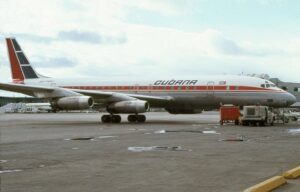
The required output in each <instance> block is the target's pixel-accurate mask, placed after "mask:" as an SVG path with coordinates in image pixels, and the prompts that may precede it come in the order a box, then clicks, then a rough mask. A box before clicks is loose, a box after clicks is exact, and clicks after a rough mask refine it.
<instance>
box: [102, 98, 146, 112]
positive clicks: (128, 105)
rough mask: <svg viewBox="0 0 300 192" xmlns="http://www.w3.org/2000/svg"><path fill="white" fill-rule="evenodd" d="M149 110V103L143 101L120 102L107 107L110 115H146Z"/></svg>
mask: <svg viewBox="0 0 300 192" xmlns="http://www.w3.org/2000/svg"><path fill="white" fill-rule="evenodd" d="M148 110H149V103H148V102H147V101H141V100H134V101H120V102H117V103H112V104H110V105H109V106H107V111H108V112H109V113H145V112H146V111H148Z"/></svg>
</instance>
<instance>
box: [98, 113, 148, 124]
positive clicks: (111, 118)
mask: <svg viewBox="0 0 300 192" xmlns="http://www.w3.org/2000/svg"><path fill="white" fill-rule="evenodd" d="M127 120H128V121H129V122H131V123H134V122H138V123H144V122H145V121H146V116H145V115H138V114H136V115H128V118H127ZM101 121H102V123H120V122H121V116H120V115H103V116H102V117H101Z"/></svg>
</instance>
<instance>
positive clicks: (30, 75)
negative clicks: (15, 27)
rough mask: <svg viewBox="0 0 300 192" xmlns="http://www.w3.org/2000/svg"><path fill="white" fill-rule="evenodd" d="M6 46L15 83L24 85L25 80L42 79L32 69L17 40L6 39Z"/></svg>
mask: <svg viewBox="0 0 300 192" xmlns="http://www.w3.org/2000/svg"><path fill="white" fill-rule="evenodd" d="M6 44H7V49H8V56H9V61H10V66H11V74H12V79H13V82H15V83H22V82H24V80H25V79H37V78H39V77H41V76H40V75H39V74H38V73H36V72H35V70H34V69H33V68H32V66H31V65H30V63H29V60H28V59H27V57H26V56H25V54H24V52H23V50H22V49H21V47H20V45H19V44H18V42H17V41H16V39H15V38H6Z"/></svg>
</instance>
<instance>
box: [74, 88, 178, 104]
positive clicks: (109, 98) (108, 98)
mask: <svg viewBox="0 0 300 192" xmlns="http://www.w3.org/2000/svg"><path fill="white" fill-rule="evenodd" d="M71 90H72V91H74V92H77V93H80V94H82V95H87V96H91V97H93V98H94V99H95V100H96V101H97V100H98V99H100V100H101V99H102V100H104V101H105V102H118V101H129V100H136V99H139V100H144V101H148V102H149V103H150V104H153V103H155V104H157V103H160V102H166V101H171V100H172V99H173V98H172V97H170V96H167V97H163V96H162V97H159V96H148V95H140V94H127V93H117V92H105V91H93V90H82V89H71Z"/></svg>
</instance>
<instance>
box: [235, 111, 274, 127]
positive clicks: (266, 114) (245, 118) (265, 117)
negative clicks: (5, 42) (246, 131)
mask: <svg viewBox="0 0 300 192" xmlns="http://www.w3.org/2000/svg"><path fill="white" fill-rule="evenodd" d="M274 121H275V115H274V113H273V112H272V110H271V109H270V108H269V107H268V106H244V109H243V113H242V116H241V117H240V123H241V124H242V125H244V126H248V125H254V126H256V125H259V126H265V125H271V126H273V125H274Z"/></svg>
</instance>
